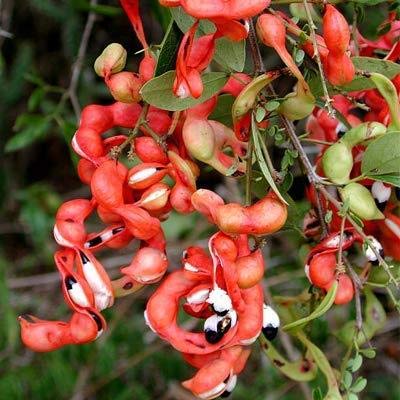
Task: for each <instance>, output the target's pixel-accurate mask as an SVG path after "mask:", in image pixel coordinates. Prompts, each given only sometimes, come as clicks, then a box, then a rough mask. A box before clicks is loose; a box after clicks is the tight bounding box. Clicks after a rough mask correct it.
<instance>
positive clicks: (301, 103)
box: [278, 83, 315, 121]
mask: <svg viewBox="0 0 400 400" xmlns="http://www.w3.org/2000/svg"><path fill="white" fill-rule="evenodd" d="M314 107H315V97H314V96H313V95H312V94H311V92H310V90H309V89H308V88H304V87H303V85H302V84H300V83H299V84H298V85H297V89H296V91H295V92H292V93H289V94H288V95H287V96H285V99H284V100H283V102H282V103H281V105H280V107H279V108H278V112H279V113H280V114H282V115H284V116H285V117H286V118H287V119H289V120H290V121H297V120H299V119H303V118H305V117H308V116H309V115H310V114H311V113H312V111H313V110H314Z"/></svg>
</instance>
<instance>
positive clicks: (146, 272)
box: [121, 247, 168, 284]
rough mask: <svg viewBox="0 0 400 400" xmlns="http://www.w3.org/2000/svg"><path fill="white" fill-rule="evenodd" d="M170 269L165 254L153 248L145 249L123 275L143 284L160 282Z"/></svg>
mask: <svg viewBox="0 0 400 400" xmlns="http://www.w3.org/2000/svg"><path fill="white" fill-rule="evenodd" d="M167 267H168V260H167V257H166V256H165V254H164V253H163V252H161V251H160V250H157V249H153V248H151V247H143V248H141V249H139V251H138V252H137V253H136V254H135V256H134V257H133V260H132V262H131V263H130V265H129V266H128V267H125V268H122V269H121V273H123V274H124V275H128V276H129V277H130V278H132V279H134V280H135V281H137V282H139V283H142V284H150V283H155V282H158V281H159V280H160V279H161V278H162V277H163V275H164V274H165V271H166V270H167Z"/></svg>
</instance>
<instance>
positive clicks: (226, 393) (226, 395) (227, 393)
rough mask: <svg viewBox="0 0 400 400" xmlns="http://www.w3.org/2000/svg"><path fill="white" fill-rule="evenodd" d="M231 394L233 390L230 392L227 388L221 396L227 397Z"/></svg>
mask: <svg viewBox="0 0 400 400" xmlns="http://www.w3.org/2000/svg"><path fill="white" fill-rule="evenodd" d="M230 395H231V392H228V391H227V390H225V392H224V393H222V394H221V396H220V397H223V398H225V397H229V396H230Z"/></svg>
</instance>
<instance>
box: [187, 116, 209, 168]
mask: <svg viewBox="0 0 400 400" xmlns="http://www.w3.org/2000/svg"><path fill="white" fill-rule="evenodd" d="M182 136H183V141H184V143H185V146H186V149H187V151H188V152H189V153H190V155H191V156H192V157H194V158H196V159H197V160H199V161H203V162H208V161H209V160H210V159H211V158H213V157H214V153H215V135H214V132H213V129H212V126H211V125H210V123H209V122H208V121H206V120H204V119H189V120H187V122H186V123H185V124H184V126H183V129H182Z"/></svg>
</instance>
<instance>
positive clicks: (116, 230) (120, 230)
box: [111, 226, 125, 235]
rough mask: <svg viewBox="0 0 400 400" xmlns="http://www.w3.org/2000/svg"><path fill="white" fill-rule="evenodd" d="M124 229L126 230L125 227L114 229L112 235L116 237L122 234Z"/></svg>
mask: <svg viewBox="0 0 400 400" xmlns="http://www.w3.org/2000/svg"><path fill="white" fill-rule="evenodd" d="M124 229H125V227H124V226H119V227H118V228H114V229H113V230H112V231H111V233H112V234H113V235H116V234H117V233H120V232H122V231H123V230H124Z"/></svg>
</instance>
